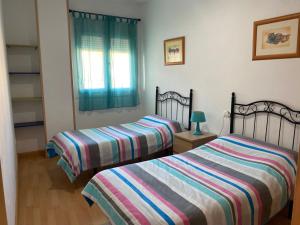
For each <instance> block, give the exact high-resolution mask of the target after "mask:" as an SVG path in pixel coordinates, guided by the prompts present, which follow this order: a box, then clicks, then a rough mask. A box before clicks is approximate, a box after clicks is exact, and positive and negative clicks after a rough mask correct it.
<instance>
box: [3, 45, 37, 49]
mask: <svg viewBox="0 0 300 225" xmlns="http://www.w3.org/2000/svg"><path fill="white" fill-rule="evenodd" d="M6 47H7V48H33V49H38V46H37V45H20V44H7V45H6Z"/></svg>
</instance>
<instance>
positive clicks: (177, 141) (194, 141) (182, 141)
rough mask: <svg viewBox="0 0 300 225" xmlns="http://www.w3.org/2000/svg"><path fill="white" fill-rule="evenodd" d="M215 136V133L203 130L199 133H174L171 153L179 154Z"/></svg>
mask: <svg viewBox="0 0 300 225" xmlns="http://www.w3.org/2000/svg"><path fill="white" fill-rule="evenodd" d="M216 138H217V135H216V134H212V133H207V132H203V134H201V135H198V136H196V135H193V131H185V132H181V133H176V134H174V145H173V153H174V154H179V153H183V152H186V151H189V150H191V149H194V148H197V147H199V146H200V145H204V144H206V143H207V142H210V141H212V140H214V139H216Z"/></svg>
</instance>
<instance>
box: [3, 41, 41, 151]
mask: <svg viewBox="0 0 300 225" xmlns="http://www.w3.org/2000/svg"><path fill="white" fill-rule="evenodd" d="M6 47H7V59H8V69H9V78H10V89H11V96H12V108H13V118H14V126H15V134H16V147H17V151H18V153H23V152H31V151H37V150H42V149H44V148H45V128H44V114H43V95H42V88H41V76H40V68H39V67H40V61H39V48H38V46H37V45H27V44H7V45H6Z"/></svg>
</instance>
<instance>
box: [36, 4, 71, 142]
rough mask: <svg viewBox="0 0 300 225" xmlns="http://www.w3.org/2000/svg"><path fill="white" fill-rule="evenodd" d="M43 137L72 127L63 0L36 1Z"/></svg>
mask: <svg viewBox="0 0 300 225" xmlns="http://www.w3.org/2000/svg"><path fill="white" fill-rule="evenodd" d="M37 9H38V22H39V23H38V24H39V35H40V51H41V64H42V76H43V87H44V101H45V117H46V129H47V139H48V140H49V139H50V138H51V137H52V136H53V135H55V134H56V133H58V132H59V131H64V130H71V129H73V128H74V126H73V108H72V90H71V75H70V73H71V71H70V58H69V57H70V56H69V41H68V23H67V4H66V1H65V0H51V1H49V0H37Z"/></svg>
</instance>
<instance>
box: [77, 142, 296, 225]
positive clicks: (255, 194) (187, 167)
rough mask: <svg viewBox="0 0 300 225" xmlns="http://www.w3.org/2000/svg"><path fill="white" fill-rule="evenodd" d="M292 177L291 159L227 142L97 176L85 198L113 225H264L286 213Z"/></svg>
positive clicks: (280, 152)
mask: <svg viewBox="0 0 300 225" xmlns="http://www.w3.org/2000/svg"><path fill="white" fill-rule="evenodd" d="M295 175H296V162H295V158H294V155H293V154H292V153H291V152H289V151H285V150H283V149H280V148H278V147H275V146H273V147H272V146H268V145H264V144H262V143H258V142H255V141H254V140H251V139H244V138H241V137H238V136H224V137H219V138H217V139H215V140H214V141H211V142H209V143H207V144H206V145H203V146H201V147H199V148H196V149H193V150H191V151H188V152H186V153H182V154H178V155H172V156H167V157H163V158H160V159H154V160H150V161H146V162H141V163H136V164H131V165H126V166H122V167H118V168H113V169H108V170H104V171H102V172H99V173H98V174H96V175H95V176H94V177H93V178H92V179H91V180H90V181H89V183H88V184H87V185H86V187H85V188H84V190H83V191H82V194H83V196H84V197H85V199H86V200H87V201H88V203H89V204H90V205H92V204H93V203H96V204H97V205H98V206H99V207H100V208H101V209H102V211H103V212H104V213H105V214H106V216H107V217H108V218H109V221H110V223H111V224H116V225H122V224H143V225H146V224H155V225H156V224H173V225H179V224H195V225H196V224H198V225H199V224H201V225H233V224H235V225H261V224H265V223H267V222H268V221H269V220H270V218H272V217H273V216H274V215H276V214H277V213H278V212H279V211H280V210H282V209H283V208H284V207H285V206H286V204H287V202H288V200H289V198H290V196H291V194H292V192H293V187H294V183H295Z"/></svg>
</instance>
